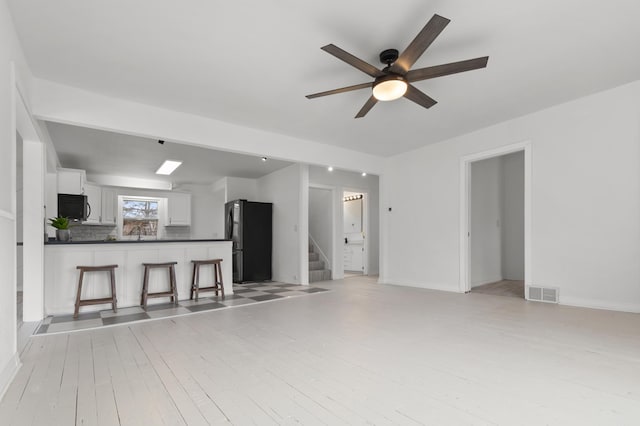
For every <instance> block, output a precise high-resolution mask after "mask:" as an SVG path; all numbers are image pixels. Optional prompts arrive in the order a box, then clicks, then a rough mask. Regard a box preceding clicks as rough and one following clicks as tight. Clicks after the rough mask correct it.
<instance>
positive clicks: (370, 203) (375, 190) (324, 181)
mask: <svg viewBox="0 0 640 426" xmlns="http://www.w3.org/2000/svg"><path fill="white" fill-rule="evenodd" d="M309 183H310V184H311V185H324V186H328V187H331V188H334V189H335V191H334V196H335V199H334V221H335V223H336V224H338V226H336V227H335V233H336V234H335V246H334V249H333V253H334V255H333V259H334V262H333V265H334V271H333V278H334V279H340V278H343V277H344V275H342V274H343V273H344V272H343V271H344V266H343V263H344V259H343V247H344V230H343V229H342V226H341V224H342V223H343V218H344V211H343V207H344V206H343V198H342V197H343V192H344V191H345V190H350V191H358V192H366V193H367V194H368V198H367V207H366V208H367V210H368V216H369V224H368V228H369V231H368V233H366V234H365V238H367V239H368V244H369V255H368V256H367V262H368V267H369V271H368V272H369V275H377V274H378V271H379V265H380V262H379V259H380V242H379V241H380V220H379V219H380V202H379V199H380V197H379V187H378V184H379V179H378V176H375V175H367V176H365V177H363V176H361V175H360V173H354V172H347V171H343V170H334V171H332V172H329V171H328V170H327V169H326V168H324V167H317V166H309Z"/></svg>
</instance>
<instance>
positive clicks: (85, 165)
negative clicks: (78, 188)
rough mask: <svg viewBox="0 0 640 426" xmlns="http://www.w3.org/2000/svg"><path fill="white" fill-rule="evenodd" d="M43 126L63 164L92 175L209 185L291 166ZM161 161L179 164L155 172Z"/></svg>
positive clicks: (109, 135)
mask: <svg viewBox="0 0 640 426" xmlns="http://www.w3.org/2000/svg"><path fill="white" fill-rule="evenodd" d="M47 129H48V131H49V134H50V136H51V140H52V142H53V145H54V147H55V149H56V153H57V154H58V158H59V160H60V164H61V166H62V167H66V168H71V169H81V170H86V171H87V174H90V175H109V176H124V177H133V178H143V179H151V180H157V181H165V182H172V183H173V184H174V185H182V184H210V183H212V182H214V181H216V180H218V179H220V178H222V177H224V176H233V177H242V178H252V179H256V178H259V177H262V176H264V175H266V174H269V173H271V172H274V171H276V170H279V169H282V168H284V167H287V166H289V165H291V164H292V163H289V162H287V161H280V160H273V159H267V161H262V160H261V157H252V156H249V155H241V154H234V153H230V152H222V151H215V150H212V149H206V148H200V147H195V146H189V145H183V144H176V143H171V142H165V143H164V144H162V145H161V144H159V143H158V141H157V140H153V139H147V138H141V137H137V136H129V135H122V134H118V133H112V132H105V131H102V130H93V129H87V128H84V127H77V126H69V125H66V124H58V123H47ZM164 160H178V161H182V165H181V166H180V167H178V168H177V169H176V171H175V172H173V173H172V174H171V175H170V176H162V175H157V174H155V171H156V170H157V169H158V167H160V165H161V164H162V163H163V162H164Z"/></svg>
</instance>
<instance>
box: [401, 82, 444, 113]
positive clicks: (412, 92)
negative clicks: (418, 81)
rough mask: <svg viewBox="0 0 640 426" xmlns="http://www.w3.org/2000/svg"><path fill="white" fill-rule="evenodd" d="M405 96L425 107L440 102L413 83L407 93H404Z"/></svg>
mask: <svg viewBox="0 0 640 426" xmlns="http://www.w3.org/2000/svg"><path fill="white" fill-rule="evenodd" d="M404 97H405V98H407V99H409V100H410V101H413V102H415V103H417V104H418V105H420V106H423V107H425V108H431V107H432V106H434V105H435V104H437V103H438V102H437V101H436V100H435V99H433V98H431V97H430V96H427V95H426V94H424V93H423V92H421V91H420V90H418V89H416V87H415V86H412V85H411V84H410V85H409V87H407V93H405V94H404Z"/></svg>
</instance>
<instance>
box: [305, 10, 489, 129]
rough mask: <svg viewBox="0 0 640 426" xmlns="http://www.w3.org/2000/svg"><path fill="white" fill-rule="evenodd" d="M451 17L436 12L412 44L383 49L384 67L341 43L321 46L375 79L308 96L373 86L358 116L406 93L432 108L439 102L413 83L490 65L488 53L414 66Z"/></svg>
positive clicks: (410, 98) (381, 60)
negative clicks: (341, 46) (429, 65)
mask: <svg viewBox="0 0 640 426" xmlns="http://www.w3.org/2000/svg"><path fill="white" fill-rule="evenodd" d="M449 22H450V20H449V19H447V18H443V17H442V16H440V15H433V17H432V18H431V19H430V20H429V22H427V25H425V26H424V28H423V29H422V31H420V32H419V33H418V35H417V36H416V38H414V39H413V41H412V42H411V43H409V46H407V48H406V49H405V50H404V52H402V53H401V54H398V50H396V49H386V50H383V51H382V52H381V53H380V62H382V63H383V64H386V67H384V68H383V69H381V70H380V69H378V68H376V67H374V66H373V65H371V64H369V63H367V62H365V61H363V60H362V59H359V58H357V57H355V56H353V55H352V54H350V53H349V52H346V51H344V50H342V49H340V48H339V47H337V46H335V45H333V44H328V45H326V46H324V47H322V48H321V49H322V50H324V51H325V52H327V53H330V54H331V55H333V56H335V57H336V58H338V59H341V60H343V61H344V62H346V63H347V64H349V65H351V66H352V67H355V68H357V69H359V70H360V71H362V72H363V73H365V74H367V75H369V76H371V77H373V78H374V79H375V80H374V81H372V82H370V83H362V84H356V85H354V86H348V87H342V88H340V89H334V90H328V91H326V92H320V93H314V94H312V95H307V96H306V97H307V99H314V98H319V97H322V96H327V95H335V94H338V93H345V92H350V91H352V90H359V89H366V88H368V87H371V88H373V93H372V95H371V97H369V99H368V100H367V102H366V103H365V104H364V106H363V107H362V109H360V111H359V112H358V114H357V115H356V117H355V118H361V117H364V116H365V115H367V113H368V112H369V111H370V110H371V108H373V107H374V105H375V104H376V103H377V102H378V101H392V100H395V99H398V98H401V97H403V96H404V97H405V98H407V99H409V100H411V101H413V102H415V103H417V104H418V105H420V106H423V107H425V108H431V107H432V106H434V105H435V104H436V103H437V102H436V101H435V100H434V99H432V98H431V97H429V96H428V95H426V94H425V93H423V92H421V91H420V90H418V89H417V88H416V87H415V86H413V85H412V84H411V83H413V82H416V81H421V80H427V79H429V78H436V77H442V76H444V75H450V74H456V73H459V72H464V71H471V70H475V69H479V68H484V67H486V66H487V61H488V60H489V57H488V56H483V57H481V58H475V59H468V60H466V61H459V62H451V63H448V64H443V65H436V66H432V67H426V68H420V69H415V70H412V69H411V66H412V65H413V64H414V63H415V62H416V61H417V60H418V58H420V56H421V55H422V54H423V53H424V51H425V50H427V48H428V47H429V46H430V45H431V43H433V41H434V40H435V39H436V37H438V36H439V35H440V33H441V32H442V30H444V29H445V27H446V26H447V24H449Z"/></svg>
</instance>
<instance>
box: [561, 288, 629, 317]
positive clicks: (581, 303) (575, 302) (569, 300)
mask: <svg viewBox="0 0 640 426" xmlns="http://www.w3.org/2000/svg"><path fill="white" fill-rule="evenodd" d="M561 290H562V289H561ZM558 303H559V304H560V305H565V306H575V307H576V308H588V309H600V310H604V311H616V312H628V313H632V314H640V305H638V304H623V303H606V302H605V303H603V302H602V301H596V300H590V299H580V298H575V297H566V296H563V295H562V291H561V292H560V301H559V302H558Z"/></svg>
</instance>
